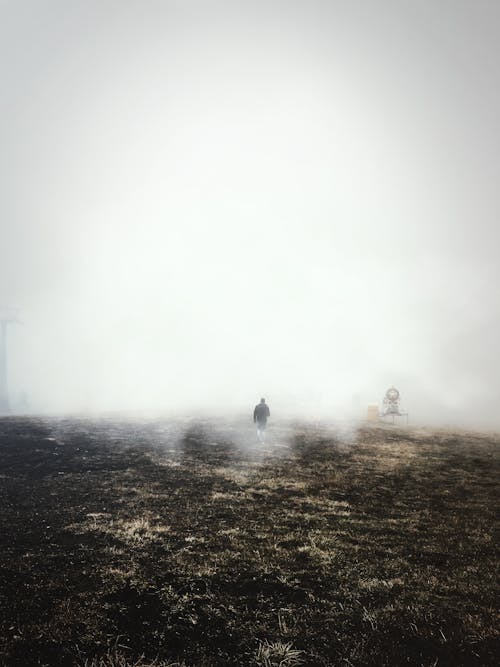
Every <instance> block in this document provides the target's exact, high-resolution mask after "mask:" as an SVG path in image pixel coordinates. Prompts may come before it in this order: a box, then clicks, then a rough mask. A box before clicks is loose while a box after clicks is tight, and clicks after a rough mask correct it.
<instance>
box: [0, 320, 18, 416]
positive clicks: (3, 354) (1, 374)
mask: <svg viewBox="0 0 500 667" xmlns="http://www.w3.org/2000/svg"><path fill="white" fill-rule="evenodd" d="M14 322H19V320H18V319H17V317H16V313H15V311H14V309H12V308H9V309H4V310H1V311H0V414H5V413H8V412H10V404H9V388H8V385H7V325H9V324H13V323H14Z"/></svg>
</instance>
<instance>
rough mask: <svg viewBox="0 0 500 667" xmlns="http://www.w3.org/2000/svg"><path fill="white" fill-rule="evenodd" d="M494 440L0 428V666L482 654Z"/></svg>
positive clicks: (395, 661) (400, 432)
mask: <svg viewBox="0 0 500 667" xmlns="http://www.w3.org/2000/svg"><path fill="white" fill-rule="evenodd" d="M499 453H500V439H499V438H498V436H494V435H480V434H476V433H464V432H461V433H452V432H450V431H439V432H431V431H429V430H423V429H414V428H409V429H397V428H394V427H389V426H375V427H360V428H354V427H351V428H347V426H346V425H343V427H342V428H337V429H335V428H327V427H326V426H325V425H322V426H321V425H317V424H309V425H293V424H287V425H284V424H282V425H280V426H275V427H274V428H273V429H272V431H271V432H270V434H269V439H268V442H267V443H266V445H265V446H260V447H257V446H256V443H255V441H254V434H253V432H252V431H251V430H249V428H248V427H247V426H246V425H238V424H233V425H222V424H220V423H216V422H210V421H204V422H194V421H182V420H167V419H143V420H135V421H134V420H131V419H117V418H116V417H114V418H102V419H94V420H92V419H35V418H14V417H11V418H3V419H1V420H0V507H1V514H0V521H1V524H0V541H1V549H0V664H3V665H19V666H23V667H29V666H30V665H50V666H58V665H75V666H82V667H83V666H87V667H97V666H101V667H104V666H106V667H125V666H128V665H136V666H137V667H138V666H139V665H141V666H144V667H145V666H150V665H158V666H160V665H162V666H166V665H185V666H186V667H197V666H200V667H201V666H204V667H209V666H217V665H238V666H241V665H250V666H252V665H254V666H257V667H258V666H260V667H274V666H278V665H280V666H281V667H293V666H294V665H318V666H325V665H339V666H346V665H352V666H356V667H358V666H359V667H361V666H365V665H426V666H431V665H433V666H436V665H453V666H455V665H493V664H498V648H499V643H498V603H497V601H498V597H499V596H498V554H497V552H496V544H495V539H494V525H495V509H496V507H495V504H496V502H497V499H498V485H497V484H498V479H499V475H498V470H499Z"/></svg>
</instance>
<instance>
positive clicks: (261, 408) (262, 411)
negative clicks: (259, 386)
mask: <svg viewBox="0 0 500 667" xmlns="http://www.w3.org/2000/svg"><path fill="white" fill-rule="evenodd" d="M270 416H271V413H270V412H269V406H268V405H267V403H266V399H265V398H261V399H260V403H258V404H257V405H256V406H255V409H254V411H253V422H254V424H257V437H258V438H259V440H260V442H264V440H265V439H266V424H267V418H268V417H270Z"/></svg>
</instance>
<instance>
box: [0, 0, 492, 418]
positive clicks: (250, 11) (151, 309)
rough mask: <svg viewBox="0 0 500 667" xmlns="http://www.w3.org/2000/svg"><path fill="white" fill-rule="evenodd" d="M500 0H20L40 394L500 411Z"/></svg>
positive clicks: (200, 404)
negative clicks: (394, 393) (389, 401)
mask: <svg viewBox="0 0 500 667" xmlns="http://www.w3.org/2000/svg"><path fill="white" fill-rule="evenodd" d="M499 62H500V3H498V2H497V1H496V0H491V2H487V1H484V0H483V1H478V0H469V1H467V2H465V1H462V0H453V1H452V0H448V1H447V0H440V1H436V0H424V1H422V0H418V1H417V0H413V1H405V0H393V1H391V0H380V1H378V2H372V1H370V0H366V1H365V2H356V1H353V0H345V1H344V2H342V1H334V0H331V1H324V2H320V1H314V0H307V1H306V0H304V1H302V2H297V1H293V0H286V1H285V0H282V1H274V2H273V1H272V0H266V1H262V2H259V1H256V0H247V1H245V2H238V1H237V0H231V1H226V2H217V1H208V0H207V1H201V0H200V1H198V2H191V1H189V0H178V1H169V0H163V1H153V0H136V1H134V2H132V1H127V0H120V1H118V0H116V1H112V0H108V1H106V2H103V1H102V0H98V1H89V0H85V1H84V0H73V1H68V0H60V1H51V0H45V1H44V0H40V1H38V0H37V1H35V0H32V1H26V0H0V105H1V106H0V232H1V234H0V305H4V306H17V307H19V308H20V309H21V315H22V319H23V322H24V323H23V325H20V326H15V327H14V326H13V327H11V328H10V329H9V383H10V389H11V397H12V403H13V407H14V408H15V407H16V401H19V396H20V395H21V393H22V392H25V394H26V397H27V401H28V405H29V408H30V409H31V410H37V411H38V410H51V411H65V410H72V411H74V410H76V411H80V410H110V409H131V408H136V409H145V408H152V409H167V410H170V409H177V408H182V409H201V408H205V409H212V408H218V409H223V410H227V411H230V410H242V409H243V410H244V409H248V408H250V409H251V408H253V405H254V404H255V402H256V401H257V400H258V398H260V396H261V395H263V396H266V397H267V398H268V401H269V403H270V404H271V409H272V410H273V409H274V412H275V413H277V414H280V412H282V411H283V412H285V411H290V410H292V411H293V410H296V411H298V412H301V413H307V414H311V415H316V414H318V415H319V414H328V415H330V416H332V415H337V414H338V415H343V414H347V412H348V411H349V410H350V409H352V408H353V406H354V407H356V406H358V408H357V409H361V410H363V411H364V410H365V408H366V404H367V403H369V402H372V401H375V402H377V401H380V400H381V398H382V397H383V394H384V392H385V390H386V389H387V387H388V386H390V385H391V384H395V385H396V386H397V387H398V388H399V389H400V391H401V394H402V397H403V405H404V407H406V408H407V409H409V411H410V416H411V418H412V420H415V421H420V422H426V421H427V422H443V423H446V422H448V423H452V422H454V423H470V424H477V425H482V426H485V427H492V426H493V427H500V410H499V406H500V354H499V334H500V292H499V278H500V275H499V274H500V269H499V248H500V231H499V215H498V214H499V203H498V202H499V198H498V175H499V169H498V167H499V159H500V158H499V156H500V134H499V118H500V80H499V79H500V74H499V67H498V63H499Z"/></svg>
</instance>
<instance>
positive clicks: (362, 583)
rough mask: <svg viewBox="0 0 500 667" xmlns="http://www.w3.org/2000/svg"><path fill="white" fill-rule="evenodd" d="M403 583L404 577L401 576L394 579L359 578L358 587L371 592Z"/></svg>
mask: <svg viewBox="0 0 500 667" xmlns="http://www.w3.org/2000/svg"><path fill="white" fill-rule="evenodd" d="M403 584H404V579H402V578H401V577H395V578H394V579H377V578H376V577H373V578H371V579H360V580H359V582H358V585H359V587H360V588H362V589H363V590H365V591H370V592H372V593H376V592H381V591H387V590H391V589H392V588H394V586H398V585H400V586H402V585H403Z"/></svg>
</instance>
